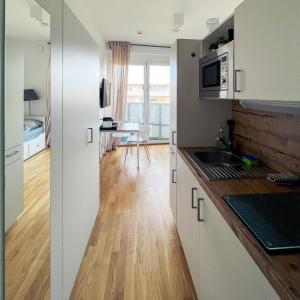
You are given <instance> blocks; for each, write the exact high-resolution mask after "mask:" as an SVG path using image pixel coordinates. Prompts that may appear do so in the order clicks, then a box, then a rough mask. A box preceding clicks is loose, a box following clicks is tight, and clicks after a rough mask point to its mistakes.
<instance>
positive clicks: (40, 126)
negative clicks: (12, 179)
mask: <svg viewBox="0 0 300 300" xmlns="http://www.w3.org/2000/svg"><path fill="white" fill-rule="evenodd" d="M23 145H24V146H23V148H24V149H23V158H24V160H26V159H28V158H29V157H31V156H33V155H35V154H37V153H38V152H40V151H42V150H43V149H45V116H28V117H27V116H26V117H25V118H24V144H23Z"/></svg>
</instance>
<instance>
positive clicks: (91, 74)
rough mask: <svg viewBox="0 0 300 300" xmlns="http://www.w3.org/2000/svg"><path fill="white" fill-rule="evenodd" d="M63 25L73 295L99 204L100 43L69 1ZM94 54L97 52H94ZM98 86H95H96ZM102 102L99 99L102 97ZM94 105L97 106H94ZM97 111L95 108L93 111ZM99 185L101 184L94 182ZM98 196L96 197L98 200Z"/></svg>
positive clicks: (66, 251) (68, 260)
mask: <svg viewBox="0 0 300 300" xmlns="http://www.w3.org/2000/svg"><path fill="white" fill-rule="evenodd" d="M63 11H64V26H63V36H64V40H63V42H64V44H63V99H64V101H63V143H64V144H63V216H62V217H63V237H62V238H63V243H62V247H63V249H62V251H63V257H62V261H63V283H64V285H63V294H64V295H63V299H68V298H69V296H70V293H71V290H72V287H73V284H74V281H75V278H76V275H77V272H78V270H79V267H80V264H81V261H82V258H83V255H84V251H85V248H86V246H87V243H88V240H89V237H90V234H91V229H92V225H93V221H94V219H93V218H92V216H91V214H93V217H94V216H95V214H96V211H95V210H96V205H97V204H96V203H98V202H97V201H98V196H97V195H96V193H97V185H98V184H99V181H98V180H99V177H98V174H99V172H97V170H98V166H99V160H98V155H99V151H98V150H96V149H97V148H95V147H97V146H98V143H97V141H95V140H94V142H93V143H92V135H91V134H92V130H91V129H90V128H92V129H94V139H96V137H98V130H97V121H98V115H97V112H98V110H99V106H96V104H95V102H94V101H95V96H92V94H94V93H96V92H97V91H98V85H97V88H96V84H95V82H96V81H98V83H99V76H98V73H97V69H96V68H97V67H96V66H94V68H92V66H91V65H92V64H93V63H94V64H95V65H98V64H99V60H98V59H96V58H95V57H94V55H96V54H95V52H97V50H96V48H95V47H96V46H94V45H93V44H94V42H93V40H92V39H91V37H90V36H89V34H88V32H87V31H86V30H85V29H84V27H83V26H82V24H81V23H80V21H79V20H78V19H77V18H76V17H75V16H74V14H73V13H72V11H71V10H70V8H69V7H68V6H67V5H66V4H64V10H63ZM91 53H92V54H91ZM95 88H96V91H94V89H95ZM97 103H98V102H97ZM91 105H92V106H91ZM93 110H94V111H93ZM95 185H96V186H95ZM94 201H96V202H94Z"/></svg>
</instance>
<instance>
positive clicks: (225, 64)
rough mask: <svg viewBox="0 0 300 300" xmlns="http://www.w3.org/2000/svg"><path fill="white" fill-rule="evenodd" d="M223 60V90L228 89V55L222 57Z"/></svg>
mask: <svg viewBox="0 0 300 300" xmlns="http://www.w3.org/2000/svg"><path fill="white" fill-rule="evenodd" d="M220 60H221V90H227V89H228V53H225V54H224V55H222V56H221V57H220Z"/></svg>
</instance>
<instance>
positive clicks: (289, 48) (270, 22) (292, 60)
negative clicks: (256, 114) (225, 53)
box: [234, 0, 300, 102]
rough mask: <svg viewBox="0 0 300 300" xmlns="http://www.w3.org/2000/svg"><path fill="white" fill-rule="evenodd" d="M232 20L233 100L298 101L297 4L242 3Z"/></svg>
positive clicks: (250, 0)
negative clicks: (233, 28) (233, 32)
mask: <svg viewBox="0 0 300 300" xmlns="http://www.w3.org/2000/svg"><path fill="white" fill-rule="evenodd" d="M234 18H235V26H234V27H235V72H236V87H235V88H236V92H235V98H236V99H238V100H273V101H291V102H292V101H300V59H299V54H300V34H299V30H300V1H299V0H285V1H282V0H245V1H244V2H243V3H242V4H241V5H240V6H238V7H237V8H236V10H235V17H234Z"/></svg>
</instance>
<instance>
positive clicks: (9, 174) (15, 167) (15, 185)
mask: <svg viewBox="0 0 300 300" xmlns="http://www.w3.org/2000/svg"><path fill="white" fill-rule="evenodd" d="M20 153H21V152H20ZM16 156H17V155H16ZM23 178H24V177H23V160H22V157H21V155H20V154H19V155H18V159H17V160H15V161H14V162H11V163H10V164H8V165H6V166H5V231H7V230H8V229H9V228H10V227H11V226H12V225H13V224H15V223H16V221H17V218H18V216H19V215H20V214H21V213H22V211H23V208H24V200H23V199H24V198H23V197H24V196H23V193H24V189H23V185H24V182H23Z"/></svg>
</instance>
